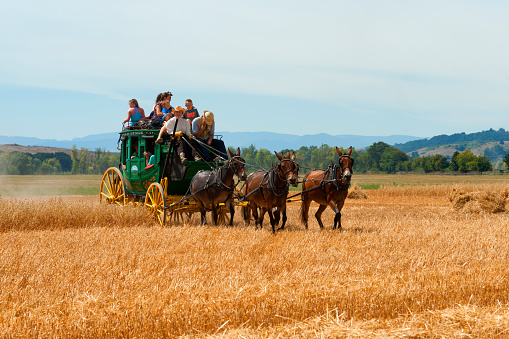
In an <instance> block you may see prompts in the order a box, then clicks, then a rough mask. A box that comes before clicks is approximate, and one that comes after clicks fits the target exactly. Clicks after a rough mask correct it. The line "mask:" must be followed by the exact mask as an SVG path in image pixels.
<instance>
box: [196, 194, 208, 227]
mask: <svg viewBox="0 0 509 339" xmlns="http://www.w3.org/2000/svg"><path fill="white" fill-rule="evenodd" d="M196 202H197V205H198V210H200V224H201V225H206V224H207V210H206V209H205V206H203V203H202V202H201V201H198V200H197V201H196Z"/></svg>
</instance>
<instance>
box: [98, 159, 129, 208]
mask: <svg viewBox="0 0 509 339" xmlns="http://www.w3.org/2000/svg"><path fill="white" fill-rule="evenodd" d="M103 197H104V198H105V200H106V202H107V203H108V204H118V205H120V206H124V205H125V203H126V199H125V188H124V180H123V179H122V174H121V173H120V171H119V170H118V168H115V167H110V168H108V169H107V170H106V172H104V175H103V178H102V180H101V189H100V191H99V202H102V201H103Z"/></svg>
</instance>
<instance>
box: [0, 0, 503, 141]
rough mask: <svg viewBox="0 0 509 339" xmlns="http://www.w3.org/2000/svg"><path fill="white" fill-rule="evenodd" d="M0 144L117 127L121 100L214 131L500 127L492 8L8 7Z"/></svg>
mask: <svg viewBox="0 0 509 339" xmlns="http://www.w3.org/2000/svg"><path fill="white" fill-rule="evenodd" d="M1 17H2V20H0V29H1V31H2V35H1V36H0V101H1V103H2V104H1V108H0V109H1V110H0V113H1V115H2V123H1V124H0V135H5V136H34V137H39V138H51V139H60V140H65V139H72V138H74V137H83V136H86V135H90V134H98V133H107V132H114V131H117V130H120V128H121V122H122V120H123V119H124V118H125V116H126V111H127V109H128V104H127V102H128V100H129V99H131V98H136V99H138V101H139V102H140V104H141V106H142V107H143V108H145V110H146V111H150V110H151V107H152V105H153V104H154V100H155V97H156V95H157V93H159V92H163V91H167V90H169V91H171V92H172V93H173V94H174V97H173V99H172V104H173V106H176V105H183V104H184V101H185V99H187V98H192V99H193V101H194V103H195V106H196V107H197V108H198V109H199V110H200V112H203V110H205V109H207V110H210V111H212V112H214V114H215V115H216V125H217V127H216V128H217V130H218V131H231V132H236V131H249V132H253V131H269V132H278V133H288V134H297V135H304V134H317V133H328V134H332V135H344V134H355V135H377V136H388V135H395V134H399V135H413V136H418V137H431V136H434V135H438V134H453V133H458V132H467V133H470V132H477V131H481V130H486V129H489V128H494V129H498V128H501V127H502V128H506V129H507V128H509V126H508V123H507V122H508V118H507V116H508V113H509V99H508V93H509V62H508V60H509V44H508V39H509V38H508V37H509V21H508V20H507V17H509V2H506V1H494V0H493V1H490V0H487V1H469V0H463V1H448V0H442V1H434V0H429V1H418V0H417V1H402V0H401V1H395V0H386V1H363V0H360V1H343V0H337V1H321V0H317V1H314V2H309V1H264V0H262V1H238V0H237V1H226V0H218V1H214V2H212V1H193V0H189V1H185V2H183V1H151V0H148V1H143V2H141V1H130V0H127V1H107V0H106V1H102V0H101V1H96V0H90V1H86V2H75V1H55V0H48V1H44V2H38V1H25V0H19V1H11V2H7V3H3V4H2V14H1Z"/></svg>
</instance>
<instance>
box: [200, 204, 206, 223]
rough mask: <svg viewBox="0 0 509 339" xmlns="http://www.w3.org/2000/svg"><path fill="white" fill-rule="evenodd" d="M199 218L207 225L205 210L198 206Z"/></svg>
mask: <svg viewBox="0 0 509 339" xmlns="http://www.w3.org/2000/svg"><path fill="white" fill-rule="evenodd" d="M200 219H201V224H202V225H207V211H206V210H205V209H202V208H200Z"/></svg>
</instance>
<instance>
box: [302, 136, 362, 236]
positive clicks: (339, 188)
mask: <svg viewBox="0 0 509 339" xmlns="http://www.w3.org/2000/svg"><path fill="white" fill-rule="evenodd" d="M336 152H337V153H338V155H339V161H338V163H337V164H333V165H332V166H329V168H328V169H327V170H314V171H311V172H309V173H308V174H306V175H305V176H304V179H303V180H302V195H301V196H302V206H301V215H300V216H301V220H302V222H303V223H304V225H305V226H306V229H307V228H308V213H309V205H310V204H311V201H312V200H314V201H316V202H317V203H319V204H320V207H318V211H317V212H316V214H315V217H316V220H318V224H319V225H320V228H322V229H323V223H322V219H321V217H322V213H323V211H324V210H325V209H326V208H327V206H330V207H331V208H332V210H333V211H334V213H336V215H335V217H334V227H333V229H335V228H338V229H341V209H342V208H343V205H344V204H345V199H346V196H347V195H348V188H349V187H350V179H351V178H352V173H353V171H352V168H353V159H352V158H350V155H351V154H352V147H351V146H350V148H349V149H348V153H346V154H342V153H341V151H340V150H339V149H338V148H337V147H336Z"/></svg>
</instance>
